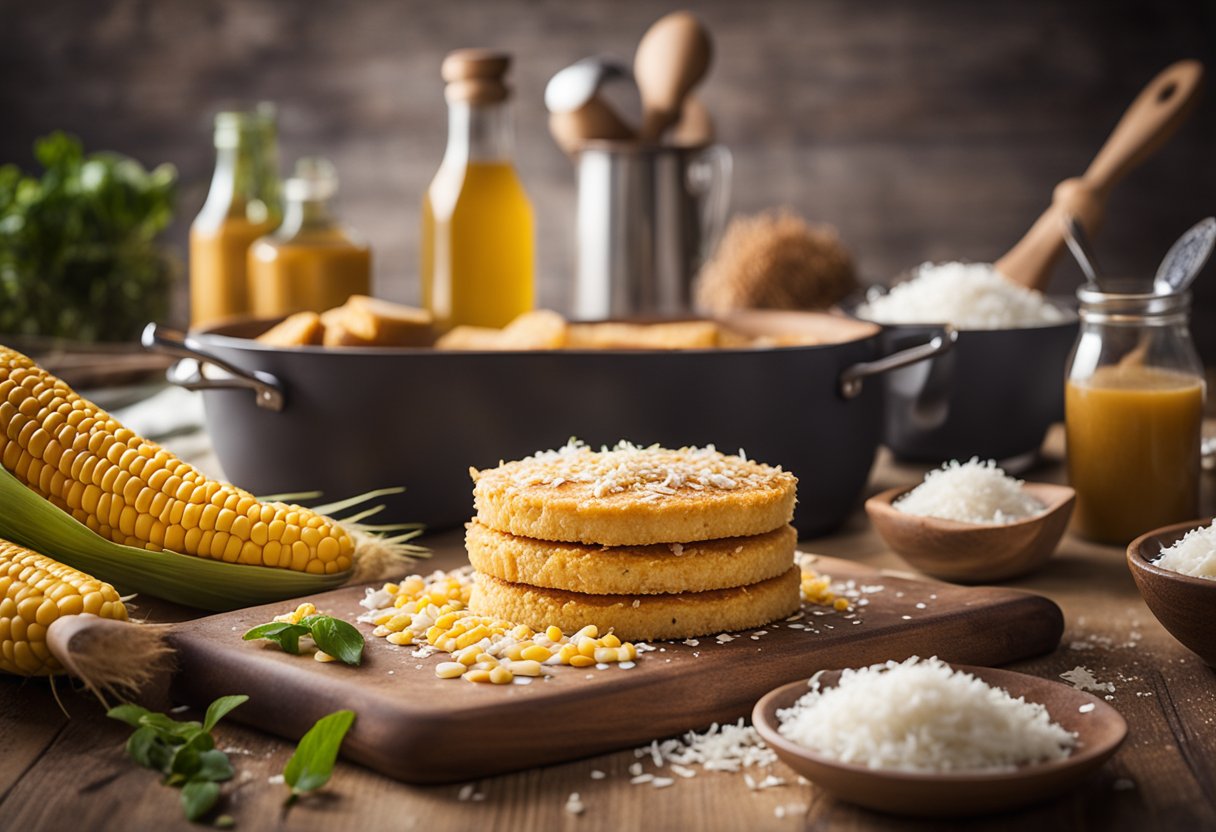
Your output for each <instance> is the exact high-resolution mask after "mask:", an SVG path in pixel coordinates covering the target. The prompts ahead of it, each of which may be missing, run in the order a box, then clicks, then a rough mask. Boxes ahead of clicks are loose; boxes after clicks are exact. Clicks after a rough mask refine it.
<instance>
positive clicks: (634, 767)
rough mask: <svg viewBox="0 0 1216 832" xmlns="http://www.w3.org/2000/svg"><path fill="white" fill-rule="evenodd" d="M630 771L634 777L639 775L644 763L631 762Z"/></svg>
mask: <svg viewBox="0 0 1216 832" xmlns="http://www.w3.org/2000/svg"><path fill="white" fill-rule="evenodd" d="M647 750H648V751H649V749H647ZM628 771H629V773H630V774H632V775H633V776H634V777H637V776H638V775H639V774H641V773H642V764H641V763H630V764H629V769H628Z"/></svg>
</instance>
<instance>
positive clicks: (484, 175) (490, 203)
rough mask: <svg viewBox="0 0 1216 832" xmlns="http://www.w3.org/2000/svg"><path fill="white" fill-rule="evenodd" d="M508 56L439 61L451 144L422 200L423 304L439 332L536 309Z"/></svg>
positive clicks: (480, 54)
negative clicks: (517, 162) (514, 145)
mask: <svg viewBox="0 0 1216 832" xmlns="http://www.w3.org/2000/svg"><path fill="white" fill-rule="evenodd" d="M509 66H510V57H509V56H508V55H505V54H503V53H501V52H492V51H488V50H481V49H462V50H459V51H456V52H452V53H451V54H449V55H448V56H447V58H445V59H444V62H443V68H442V75H443V79H444V81H446V82H447V88H446V90H445V97H446V99H447V101H448V145H447V151H446V153H445V154H444V157H443V161H442V163H441V164H440V166H439V171H438V173H436V174H435V179H434V181H432V182H431V185H430V188H428V189H427V192H426V196H425V197H424V199H423V203H422V241H421V242H422V245H421V248H422V264H421V266H422V271H421V276H422V302H423V305H424V306H425V307H426V308H427V309H428V310H430V312H431V314H432V315H433V316H434V318H435V323H436V327H437V328H438V329H439V330H441V331H442V330H446V329H450V328H452V327H454V326H459V325H472V326H486V327H502V326H505V325H506V324H507V323H509V322H510V321H511V320H512V319H513V318H515V317H516V316H517V315H519V314H521V313H523V312H526V311H528V310H529V309H531V308H532V305H533V302H534V298H535V287H534V277H533V221H532V205H531V203H530V202H529V201H528V195H527V194H526V193H525V192H524V189H523V186H522V185H521V184H520V181H519V177H518V175H517V174H516V172H515V165H514V164H513V162H512V152H513V149H512V138H513V130H512V124H511V118H510V108H509V98H510V92H509V90H508V88H507V86H506V84H505V82H504V77H505V75H506V73H507V69H508V67H509Z"/></svg>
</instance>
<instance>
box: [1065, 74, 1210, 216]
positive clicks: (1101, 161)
mask: <svg viewBox="0 0 1216 832" xmlns="http://www.w3.org/2000/svg"><path fill="white" fill-rule="evenodd" d="M1202 86H1203V64H1201V63H1199V62H1198V61H1179V62H1178V63H1176V64H1174V65H1173V66H1170V67H1168V68H1167V69H1165V70H1164V71H1163V72H1161V73H1160V74H1159V75H1158V76H1157V77H1156V78H1154V79H1153V80H1152V81H1150V82H1149V85H1148V86H1147V87H1145V88H1144V90H1143V91H1142V92H1141V93H1140V95H1138V96H1136V100H1135V101H1133V102H1132V104H1131V106H1130V107H1128V108H1127V111H1126V112H1125V113H1124V114H1123V118H1121V119H1119V123H1118V124H1116V125H1115V129H1114V131H1113V132H1112V133H1111V134H1110V138H1108V139H1107V140H1106V144H1104V145H1102V149H1101V150H1099V151H1098V155H1097V156H1095V157H1094V160H1093V162H1091V163H1090V165H1089V169H1088V170H1086V171H1085V175H1084V176H1083V177H1082V178H1083V179H1084V180H1085V182H1086V183H1087V184H1088V185H1089V187H1091V188H1092V189H1094V190H1095V191H1096V192H1098V194H1099V195H1100V196H1103V197H1105V195H1106V192H1107V191H1109V190H1110V188H1111V186H1112V185H1114V184H1115V183H1116V182H1118V181H1119V180H1120V179H1122V178H1123V177H1124V176H1126V175H1127V173H1128V172H1129V171H1130V170H1132V169H1133V168H1134V167H1136V166H1137V165H1139V164H1140V163H1141V162H1143V161H1144V160H1145V159H1147V158H1148V157H1149V156H1151V155H1153V154H1154V153H1156V152H1157V150H1159V149H1160V148H1161V146H1162V145H1164V144H1165V143H1166V142H1167V141H1168V140H1169V139H1170V137H1171V136H1173V135H1174V132H1175V131H1176V130H1177V129H1178V128H1179V126H1181V124H1182V122H1184V121H1186V118H1187V116H1189V115H1190V114H1191V110H1193V109H1194V108H1195V104H1196V102H1197V101H1198V100H1199V92H1200V90H1201V88H1202ZM1086 230H1087V231H1088V230H1089V229H1088V228H1087V229H1086Z"/></svg>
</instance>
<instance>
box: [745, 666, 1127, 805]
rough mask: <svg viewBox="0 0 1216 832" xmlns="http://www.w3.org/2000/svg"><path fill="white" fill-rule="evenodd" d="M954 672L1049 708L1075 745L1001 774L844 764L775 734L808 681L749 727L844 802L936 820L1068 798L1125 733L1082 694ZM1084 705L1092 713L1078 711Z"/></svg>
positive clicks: (785, 692)
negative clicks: (1058, 756)
mask: <svg viewBox="0 0 1216 832" xmlns="http://www.w3.org/2000/svg"><path fill="white" fill-rule="evenodd" d="M951 667H953V668H955V669H957V670H964V671H966V672H967V673H970V674H972V675H974V676H976V677H978V678H980V679H982V680H983V681H985V682H987V683H988V684H990V685H995V686H998V687H1001V688H1004V689H1005V690H1006V691H1008V692H1009V694H1010V695H1011V696H1014V697H1018V696H1021V697H1025V699H1026V701H1027V702H1038V703H1040V704H1042V705H1044V706H1045V707H1046V708H1047V712H1048V714H1049V715H1050V716H1051V719H1052V721H1053V722H1056V723H1058V724H1059V725H1060V726H1061V727H1063V728H1065V729H1067V730H1069V731H1072V732H1074V733H1076V734H1077V747H1076V748H1075V749H1073V752H1072V754H1070V755H1069V756H1068V757H1066V758H1064V759H1063V760H1053V761H1051V762H1046V763H1035V764H1033V765H1028V766H1023V767H1021V768H1019V769H1016V770H1014V771H1000V772H976V773H965V772H946V773H920V772H906V771H892V770H886V769H872V768H867V767H865V766H859V765H852V764H848V763H841V762H838V761H836V760H833V759H831V758H829V757H825V756H823V755H821V754H818V753H817V752H815V751H812V750H810V749H808V748H806V747H804V746H801V745H798V744H797V743H795V742H792V741H791V740H788V739H786V738H785V737H783V736H782V735H781V734H780V733H779V732H778V730H777V726H778V724H779V723H778V721H777V711H778V709H781V708H788V707H790V706H791V705H793V704H794V702H796V701H797V700H798V699H799V698H800V697H801V696H802V695H803V694H805V693H806V692H807V691H808V689H809V688H808V687H807V682H805V681H803V682H793V683H792V684H788V685H783V686H781V687H779V688H777V689H776V690H774V691H771V692H770V693H768V694H766V695H765V696H764V698H763V699H761V700H760V701H759V702H757V703H756V707H755V708H754V709H753V710H752V724H754V725H755V726H756V730H757V731H759V732H760V736H762V737H764V741H765V742H766V743H768V745H769V747H770V748H772V749H773V751H775V752H776V754H777V756H778V757H779V758H780V759H781V760H782V762H784V763H785V764H786V765H788V766H789V767H790V768H792V769H793V770H794V771H796V772H798V773H799V774H801V775H802V776H804V777H806V778H807V779H808V780H810V781H811V782H812V783H814V784H815V785H817V786H820V787H822V788H823V789H825V790H827V791H829V792H831V793H832V794H834V795H835V796H836V797H838V798H840V799H841V800H847V801H849V802H850V803H856V804H857V805H859V806H865V807H866V808H867V809H876V810H878V811H880V812H891V813H893V814H900V815H913V816H916V817H937V818H940V817H961V816H967V815H979V814H986V813H990V812H1001V811H1005V810H1008V809H1014V808H1016V807H1019V806H1025V805H1028V804H1030V803H1037V802H1039V801H1042V800H1047V799H1048V798H1051V797H1056V796H1057V795H1060V794H1063V793H1065V792H1067V791H1069V790H1070V789H1073V788H1075V787H1076V786H1077V785H1078V784H1079V783H1080V782H1081V781H1082V780H1084V779H1085V777H1086V776H1088V775H1089V774H1090V773H1091V772H1093V771H1094V770H1095V769H1097V768H1099V767H1100V766H1101V765H1102V764H1103V763H1104V762H1106V760H1107V759H1108V758H1109V757H1110V756H1111V755H1112V754H1114V753H1115V751H1116V750H1117V749H1118V748H1119V745H1120V743H1122V742H1123V738H1124V737H1125V736H1127V723H1126V722H1125V721H1124V720H1123V717H1122V716H1120V715H1119V712H1118V711H1116V710H1115V709H1114V708H1112V707H1111V706H1110V705H1107V704H1106V703H1105V702H1103V701H1102V700H1101V699H1099V698H1097V697H1096V696H1092V695H1090V694H1088V693H1085V692H1084V691H1079V690H1075V689H1074V688H1071V687H1069V686H1067V685H1063V684H1060V683H1059V682H1052V681H1049V680H1047V679H1040V678H1038V677H1036V676H1027V675H1026V674H1024V673H1014V672H1013V671H1010V670H993V669H991V668H984V667H970V666H967V665H951ZM839 679H840V671H831V672H829V673H824V674H823V675H822V676H820V677H819V683H820V686H821V687H823V688H828V687H831V686H832V685H835V684H836V682H837V681H838V680H839ZM1082 705H1086V706H1089V705H1092V706H1093V708H1092V710H1090V711H1089V713H1081V711H1080V708H1081V706H1082Z"/></svg>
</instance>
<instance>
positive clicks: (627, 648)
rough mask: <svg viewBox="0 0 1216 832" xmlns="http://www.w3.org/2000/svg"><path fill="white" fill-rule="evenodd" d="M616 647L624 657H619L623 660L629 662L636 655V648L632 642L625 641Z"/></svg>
mask: <svg viewBox="0 0 1216 832" xmlns="http://www.w3.org/2000/svg"><path fill="white" fill-rule="evenodd" d="M617 649H618V650H619V651H620V652H621V654H622V655H623V656H624V658H622V659H621V661H623V662H631V661H633V660H634V659H636V658H637V657H638V648H637V647H635V646H634V645H633V643H632V642H628V641H627V642H625V643H624V644H622V645H621V646H620V647H619V648H617Z"/></svg>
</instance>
